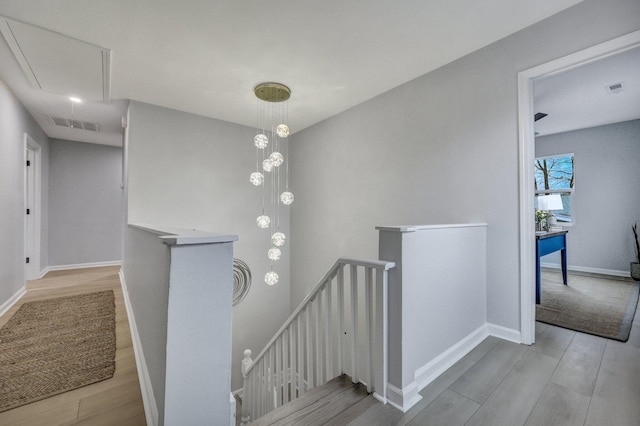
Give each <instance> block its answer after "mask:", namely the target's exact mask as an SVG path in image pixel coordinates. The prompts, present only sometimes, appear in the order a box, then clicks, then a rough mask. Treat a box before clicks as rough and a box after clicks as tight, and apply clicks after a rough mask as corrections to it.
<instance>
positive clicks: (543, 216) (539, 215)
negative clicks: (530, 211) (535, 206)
mask: <svg viewBox="0 0 640 426" xmlns="http://www.w3.org/2000/svg"><path fill="white" fill-rule="evenodd" d="M548 219H549V212H546V211H544V210H536V231H548V230H549V221H548Z"/></svg>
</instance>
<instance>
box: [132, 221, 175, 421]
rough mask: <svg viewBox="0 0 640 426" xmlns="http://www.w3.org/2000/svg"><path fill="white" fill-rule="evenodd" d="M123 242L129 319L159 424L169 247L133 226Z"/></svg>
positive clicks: (167, 299)
mask: <svg viewBox="0 0 640 426" xmlns="http://www.w3.org/2000/svg"><path fill="white" fill-rule="evenodd" d="M124 242H125V244H124V251H125V252H124V261H123V263H122V272H123V273H124V276H125V285H126V291H127V294H128V295H129V301H130V303H131V310H132V311H133V318H130V319H129V321H131V322H135V327H136V330H137V333H138V336H139V338H140V345H141V346H142V352H143V353H142V355H144V362H145V365H146V367H147V374H148V380H149V382H150V383H151V389H152V390H153V397H154V399H155V405H156V408H157V409H158V412H157V413H154V414H153V415H157V417H158V419H159V423H158V424H160V425H161V424H163V423H164V399H165V378H166V366H167V359H166V349H167V318H168V307H169V279H170V271H171V268H170V265H171V249H170V247H169V246H167V245H165V244H163V243H162V242H161V241H160V239H159V238H158V235H156V234H154V233H151V232H147V231H144V230H141V229H137V228H133V227H127V228H126V229H125V230H124ZM138 374H140V375H142V374H143V372H139V373H138ZM147 392H148V391H147ZM150 409H151V407H147V410H150Z"/></svg>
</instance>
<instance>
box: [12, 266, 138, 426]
mask: <svg viewBox="0 0 640 426" xmlns="http://www.w3.org/2000/svg"><path fill="white" fill-rule="evenodd" d="M119 270H120V266H107V267H97V268H87V269H74V270H65V271H52V272H49V273H47V274H46V275H45V277H44V278H42V279H39V280H35V281H29V282H28V283H27V293H26V294H25V295H24V296H23V297H22V298H21V299H20V300H19V301H18V302H17V303H16V304H15V305H14V306H13V307H11V309H9V311H8V312H7V313H5V314H4V315H2V317H0V326H2V325H4V324H5V323H6V322H7V321H8V320H9V318H10V317H11V316H12V315H13V314H14V313H15V312H16V311H17V310H18V308H19V307H20V305H22V304H23V303H25V302H30V301H34V300H42V299H48V298H55V297H63V296H71V295H76V294H82V293H91V292H96V291H103V290H109V289H112V290H113V291H114V295H115V304H116V371H115V374H114V376H113V377H112V378H111V379H108V380H104V381H102V382H98V383H94V384H92V385H89V386H84V387H82V388H79V389H75V390H72V391H70V392H66V393H63V394H60V395H56V396H53V397H50V398H47V399H44V400H41V401H37V402H34V403H31V404H27V405H23V406H21V407H18V408H15V409H13V410H9V411H5V412H3V413H0V424H2V425H16V426H18V425H29V426H38V425H42V426H45V425H46V426H54V425H91V426H95V425H125V424H126V425H128V426H129V425H131V426H136V425H145V424H146V421H145V415H144V407H143V403H142V396H141V393H140V385H139V382H138V373H137V370H136V362H135V357H134V352H133V345H132V340H131V334H130V331H129V323H128V318H127V312H126V309H125V303H124V297H123V295H122V288H121V286H120V280H119V277H118V271H119Z"/></svg>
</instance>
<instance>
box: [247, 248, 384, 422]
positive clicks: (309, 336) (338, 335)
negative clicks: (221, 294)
mask: <svg viewBox="0 0 640 426" xmlns="http://www.w3.org/2000/svg"><path fill="white" fill-rule="evenodd" d="M347 265H348V266H349V272H350V273H349V275H348V279H345V273H344V268H345V267H346V266H347ZM394 266H395V263H393V262H385V261H378V260H374V261H371V260H356V259H347V258H340V259H338V261H336V263H335V264H334V265H333V267H332V268H331V269H330V270H329V272H327V273H326V274H325V276H324V277H323V278H322V280H320V282H319V283H318V284H317V285H316V286H315V287H314V288H313V290H311V292H309V294H308V295H307V296H306V297H305V298H304V300H303V301H302V302H301V303H300V305H299V306H298V307H297V308H296V310H295V311H294V312H293V313H292V314H291V316H290V317H289V319H288V320H287V321H286V322H285V324H284V325H283V326H282V327H281V328H280V330H278V332H277V333H276V334H275V336H274V337H273V338H272V339H271V340H270V341H269V343H268V344H267V346H266V347H265V348H264V349H263V350H262V352H260V354H259V355H258V356H257V357H256V358H255V360H251V351H250V350H246V351H245V353H244V359H243V361H242V374H243V377H244V389H243V392H242V397H243V400H242V419H241V421H242V424H243V425H246V424H248V423H249V422H251V421H252V420H254V419H257V418H259V417H261V416H263V415H265V414H267V413H269V412H270V411H273V410H274V409H276V408H278V407H280V406H282V405H283V404H286V403H288V402H289V401H293V400H295V399H296V398H298V397H300V396H302V395H303V394H304V393H305V391H307V390H309V389H311V388H313V387H316V386H320V385H322V384H324V383H326V382H328V381H330V380H332V379H333V378H335V377H338V376H340V375H341V374H348V375H350V376H351V378H352V381H353V383H358V382H361V383H363V384H365V385H366V386H367V391H368V392H369V393H371V392H373V393H374V396H375V397H376V398H378V399H379V400H382V401H384V402H386V393H387V373H388V364H387V353H388V348H387V337H388V336H387V325H388V318H387V313H388V307H387V304H388V301H387V287H388V285H387V283H388V271H389V269H391V268H393V267H394ZM374 271H375V279H374ZM359 276H363V277H364V280H360V281H359V280H358V277H359ZM360 288H361V289H362V290H364V291H363V292H364V295H363V296H362V291H361V289H360ZM345 297H348V299H349V305H348V308H347V309H348V312H346V311H345ZM361 298H362V299H361ZM361 308H362V309H361ZM345 315H349V316H348V320H347V324H346V325H347V326H348V328H346V329H345ZM345 351H346V353H345ZM344 356H346V357H347V359H346V360H345V359H343V357H344ZM345 361H346V362H345Z"/></svg>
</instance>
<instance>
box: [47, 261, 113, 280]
mask: <svg viewBox="0 0 640 426" xmlns="http://www.w3.org/2000/svg"><path fill="white" fill-rule="evenodd" d="M100 266H122V261H121V260H111V261H108V262H91V263H76V264H72V265H52V266H47V267H46V268H44V269H43V270H42V272H40V276H39V277H38V278H42V277H44V276H45V275H46V274H47V272H51V271H62V270H65V269H84V268H98V267H100Z"/></svg>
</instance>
